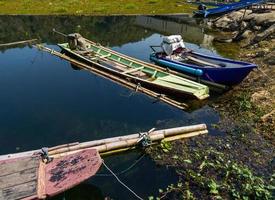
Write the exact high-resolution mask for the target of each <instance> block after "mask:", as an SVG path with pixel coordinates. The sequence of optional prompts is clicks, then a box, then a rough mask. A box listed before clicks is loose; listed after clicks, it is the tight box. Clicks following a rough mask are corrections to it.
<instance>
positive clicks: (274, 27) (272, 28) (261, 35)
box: [252, 23, 275, 43]
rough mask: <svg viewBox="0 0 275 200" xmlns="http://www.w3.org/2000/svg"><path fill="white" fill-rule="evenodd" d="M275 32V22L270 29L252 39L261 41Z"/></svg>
mask: <svg viewBox="0 0 275 200" xmlns="http://www.w3.org/2000/svg"><path fill="white" fill-rule="evenodd" d="M274 33H275V23H274V24H273V25H272V26H270V27H269V28H268V29H266V30H265V31H263V32H261V33H259V34H257V35H256V36H255V37H254V39H253V40H252V43H257V42H260V41H262V40H264V39H266V38H267V37H268V36H270V35H273V34H274Z"/></svg>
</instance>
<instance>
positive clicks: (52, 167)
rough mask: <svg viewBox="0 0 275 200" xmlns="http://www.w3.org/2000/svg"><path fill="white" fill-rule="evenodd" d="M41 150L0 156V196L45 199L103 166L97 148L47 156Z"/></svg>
mask: <svg viewBox="0 0 275 200" xmlns="http://www.w3.org/2000/svg"><path fill="white" fill-rule="evenodd" d="M44 158H46V157H44V155H42V153H39V152H34V153H32V154H29V155H26V154H22V155H21V156H15V157H11V158H7V157H5V159H3V158H2V159H1V158H0V199H3V200H8V199H25V200H27V199H28V200H31V199H45V198H46V197H52V196H55V195H57V194H59V193H61V192H64V191H65V190H68V189H70V188H72V187H74V186H76V185H78V184H79V183H81V182H83V181H85V180H86V179H88V178H90V177H91V176H93V175H94V174H95V173H96V172H97V171H98V169H99V168H100V166H101V162H102V161H101V158H100V156H99V153H98V151H97V150H96V149H88V150H82V151H79V152H76V153H72V154H68V155H63V156H61V155H60V156H58V155H57V156H56V157H55V158H53V159H51V160H47V159H44Z"/></svg>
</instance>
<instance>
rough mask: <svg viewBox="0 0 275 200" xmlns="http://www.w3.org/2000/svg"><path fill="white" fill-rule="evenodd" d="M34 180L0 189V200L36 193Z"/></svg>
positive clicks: (10, 199)
mask: <svg viewBox="0 0 275 200" xmlns="http://www.w3.org/2000/svg"><path fill="white" fill-rule="evenodd" d="M36 184H37V183H36V181H30V182H26V183H24V184H20V185H16V186H12V187H8V188H4V189H1V190H0V199H1V200H16V199H22V198H25V197H29V196H34V195H36Z"/></svg>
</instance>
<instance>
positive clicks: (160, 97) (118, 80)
mask: <svg viewBox="0 0 275 200" xmlns="http://www.w3.org/2000/svg"><path fill="white" fill-rule="evenodd" d="M35 47H37V48H38V49H40V50H42V51H45V52H48V53H51V54H52V55H55V56H58V57H60V58H62V59H64V60H67V61H69V62H71V63H73V64H74V65H76V66H78V67H80V68H83V69H86V70H88V71H91V72H93V73H95V74H96V75H99V76H102V77H105V78H107V79H109V80H112V81H114V82H116V83H119V84H120V85H122V86H125V87H127V88H129V89H131V90H135V91H136V90H137V91H139V92H142V93H144V94H146V95H148V96H151V97H153V98H156V99H158V100H161V101H163V102H165V103H167V104H169V105H171V106H174V107H176V108H179V109H183V110H184V109H186V108H187V107H188V105H187V104H185V103H182V102H178V101H176V100H174V99H171V98H169V97H167V96H165V95H162V94H158V93H156V92H153V91H151V90H149V89H146V88H143V87H140V86H139V87H138V85H137V84H135V83H132V82H129V81H127V80H124V79H121V78H119V77H117V76H114V75H112V74H110V73H107V72H104V71H102V70H99V69H96V68H95V67H91V66H90V65H87V64H85V63H82V62H79V61H77V60H75V59H72V58H71V57H69V56H66V55H65V54H61V53H59V52H57V51H55V50H53V49H50V48H47V47H44V46H41V45H36V46H35ZM90 62H91V63H93V64H94V65H95V66H99V67H101V68H105V66H102V65H101V64H99V63H97V62H93V61H90Z"/></svg>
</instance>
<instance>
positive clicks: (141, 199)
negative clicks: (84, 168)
mask: <svg viewBox="0 0 275 200" xmlns="http://www.w3.org/2000/svg"><path fill="white" fill-rule="evenodd" d="M102 164H103V165H104V167H106V169H107V170H108V171H109V172H110V173H111V174H113V176H114V177H115V178H116V179H117V181H118V182H119V183H120V184H121V185H123V186H124V187H125V188H126V189H127V190H129V191H130V192H131V193H132V194H133V195H135V196H136V197H137V198H138V199H140V200H144V199H143V198H141V197H140V196H138V195H137V194H136V193H135V192H134V191H133V190H131V189H130V188H129V187H128V186H127V185H126V184H125V183H123V182H122V181H121V180H120V179H119V178H118V177H117V175H116V174H115V173H114V172H113V171H112V170H111V169H110V168H109V167H108V166H107V165H106V164H105V162H104V160H103V159H102Z"/></svg>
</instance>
